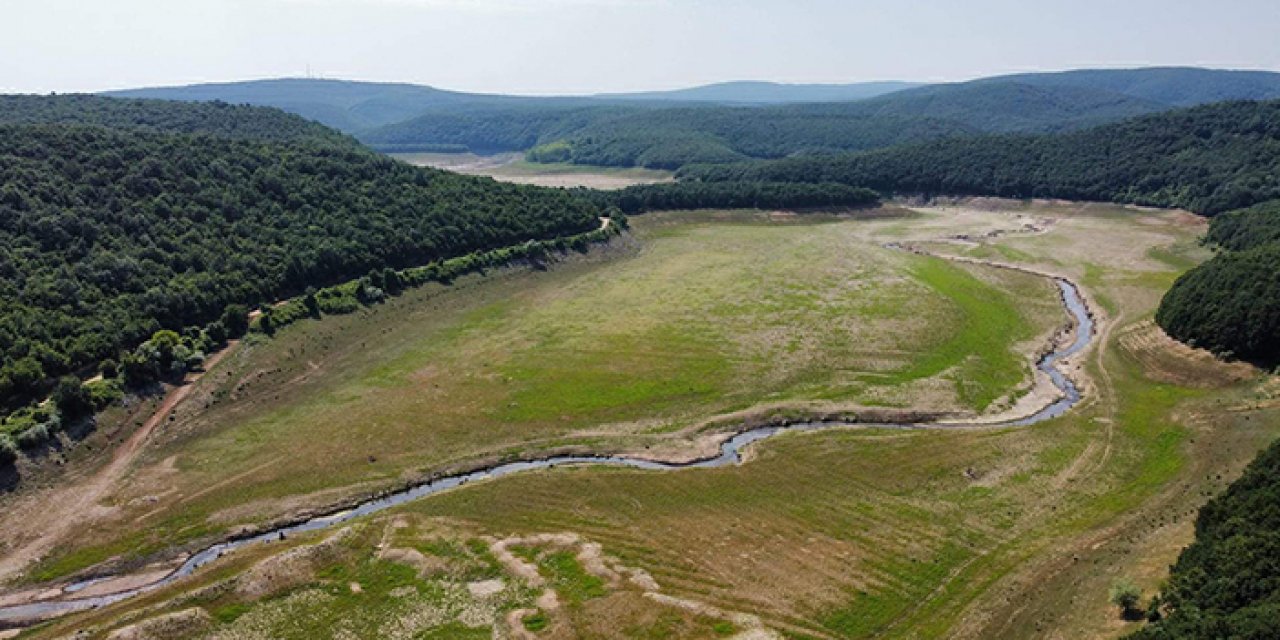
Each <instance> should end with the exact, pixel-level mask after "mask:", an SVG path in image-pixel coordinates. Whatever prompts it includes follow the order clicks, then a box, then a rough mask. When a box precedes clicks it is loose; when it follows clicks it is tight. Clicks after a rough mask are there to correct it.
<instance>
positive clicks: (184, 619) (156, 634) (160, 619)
mask: <svg viewBox="0 0 1280 640" xmlns="http://www.w3.org/2000/svg"><path fill="white" fill-rule="evenodd" d="M211 624H213V619H212V618H211V617H209V614H208V612H206V611H205V610H204V609H201V608H199V607H193V608H191V609H185V610H183V611H178V612H176V613H168V614H165V615H162V616H156V617H154V618H148V619H147V620H143V621H142V622H138V623H135V624H131V625H129V626H127V627H121V628H119V629H116V630H115V631H112V632H111V634H110V635H108V636H107V640H168V639H169V638H173V639H174V640H177V639H178V638H190V637H191V636H192V635H194V634H195V633H197V632H199V631H202V630H204V629H206V628H208V627H209V625H211Z"/></svg>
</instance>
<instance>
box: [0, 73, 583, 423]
mask: <svg viewBox="0 0 1280 640" xmlns="http://www.w3.org/2000/svg"><path fill="white" fill-rule="evenodd" d="M6 107H12V108H11V109H7V110H6ZM206 113H212V114H214V115H215V116H227V117H226V119H219V118H214V119H213V120H211V121H210V122H209V123H208V126H205V127H202V128H197V130H196V131H194V132H190V131H189V130H190V129H191V127H190V124H191V122H192V121H193V119H195V120H198V119H199V117H200V116H201V115H202V114H206ZM41 120H44V121H46V122H47V121H53V122H54V123H53V124H49V123H46V122H41ZM9 121H23V122H35V123H34V124H31V123H28V124H0V185H3V187H0V413H3V410H4V409H6V408H7V409H12V408H16V407H20V406H23V405H25V404H26V403H27V402H28V401H30V400H32V399H38V398H39V397H40V396H41V395H42V394H43V393H45V392H47V391H48V389H49V388H50V387H51V385H52V381H53V379H54V378H56V377H57V376H61V375H65V374H69V373H72V372H84V371H86V370H94V369H96V368H97V367H98V365H99V363H102V362H104V361H107V360H111V359H117V358H122V354H124V355H126V356H129V357H132V356H131V355H129V353H128V352H129V350H131V349H134V348H135V347H137V346H138V344H139V343H140V342H142V341H144V340H146V339H147V338H148V337H150V336H151V335H152V334H153V333H154V332H156V331H157V330H161V329H167V330H174V331H185V332H186V334H185V335H186V338H184V340H186V339H190V340H197V338H196V337H198V336H204V335H206V333H208V335H225V332H224V330H225V327H223V328H222V329H218V330H216V331H213V332H209V327H211V326H212V325H211V323H215V324H216V323H217V322H218V320H219V318H220V317H223V316H224V310H225V309H226V307H227V306H228V305H233V304H244V305H254V304H258V303H261V302H265V301H271V300H276V299H279V298H281V297H286V296H291V295H295V294H298V293H302V292H304V291H307V290H309V288H315V287H323V286H327V285H330V284H334V283H340V282H343V281H346V280H350V279H353V278H358V277H360V276H363V275H366V274H368V273H370V272H371V271H380V270H384V269H387V268H389V267H390V268H396V269H402V268H406V267H410V266H418V265H425V264H427V263H430V262H433V261H439V260H444V259H449V258H454V257H459V256H464V255H467V254H471V253H474V252H482V251H488V250H493V249H499V248H503V247H508V246H512V245H519V244H522V243H526V242H528V241H531V240H550V239H554V238H560V237H564V236H569V235H574V234H578V233H583V232H587V231H591V230H594V229H596V228H598V227H599V224H600V223H599V221H598V216H599V214H600V211H599V209H598V207H596V206H595V205H593V204H592V203H591V202H589V201H587V200H586V199H583V198H580V197H577V196H575V195H573V194H571V193H568V192H565V191H559V190H552V189H542V188H537V187H524V186H517V185H512V184H503V183H498V182H494V181H493V180H489V179H485V178H475V177H467V176H461V175H457V174H452V173H448V172H444V171H436V170H430V169H419V168H415V167H412V166H409V165H407V164H404V163H400V162H396V161H394V160H391V159H389V158H386V157H383V156H380V155H378V154H376V153H373V152H371V151H369V150H367V149H364V148H362V147H360V146H359V145H355V144H349V143H348V141H349V139H348V138H345V137H344V136H341V135H340V134H337V133H336V132H332V131H330V130H327V129H324V128H323V127H321V126H320V125H316V124H314V123H309V122H307V121H305V120H302V119H301V118H298V117H296V116H291V115H287V114H284V113H281V112H280V111H277V110H275V109H264V108H258V107H229V106H225V105H192V104H185V103H173V102H160V101H129V102H124V101H118V100H115V99H110V98H100V97H84V96H55V97H42V98H23V99H6V100H3V101H0V123H4V122H9ZM77 122H79V123H83V124H77ZM139 122H147V123H149V126H147V127H144V128H143V129H145V130H139V126H138V123H139ZM157 123H160V124H157ZM164 123H168V124H164ZM104 125H105V126H104ZM317 130H318V131H319V132H320V133H323V132H329V135H328V136H326V135H316V132H317ZM281 131H295V132H306V133H307V134H306V135H296V136H293V137H292V138H282V137H281V135H280V133H281ZM250 134H252V135H250ZM334 137H336V139H337V140H339V141H342V142H343V144H334V143H333V138H334ZM380 288H381V287H380ZM199 340H203V338H200V339H199ZM199 340H197V343H198V342H199ZM214 340H215V342H216V338H214ZM121 361H122V362H125V360H123V359H122V360H121Z"/></svg>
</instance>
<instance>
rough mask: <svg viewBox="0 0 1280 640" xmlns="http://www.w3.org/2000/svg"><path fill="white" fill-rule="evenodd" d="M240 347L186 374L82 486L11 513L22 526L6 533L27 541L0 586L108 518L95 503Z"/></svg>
mask: <svg viewBox="0 0 1280 640" xmlns="http://www.w3.org/2000/svg"><path fill="white" fill-rule="evenodd" d="M238 344H239V341H238V340H232V341H230V342H229V343H227V346H226V347H225V348H223V349H222V350H221V351H218V352H216V353H214V354H213V355H211V356H209V358H208V359H207V360H205V363H204V367H203V371H201V372H197V373H192V374H188V375H187V377H186V379H185V380H184V381H183V384H182V385H180V386H178V387H175V388H173V389H172V390H170V391H169V393H168V394H167V395H165V397H164V400H163V401H162V402H161V403H160V406H159V407H157V408H156V411H155V412H154V413H152V414H151V417H149V418H147V420H146V422H144V423H142V426H140V427H138V428H137V429H136V430H135V431H134V432H133V433H132V434H130V435H129V438H128V439H126V440H125V441H124V442H123V443H121V444H120V446H119V447H117V448H116V450H115V451H114V452H113V453H112V455H111V460H110V461H109V462H108V463H107V464H106V465H105V466H103V467H102V468H101V469H98V470H97V471H96V472H94V473H92V474H91V475H90V476H89V477H87V478H85V479H84V480H83V481H82V482H76V483H74V484H64V485H62V486H60V487H57V488H54V489H51V490H49V491H44V492H39V493H36V494H33V495H30V496H27V497H26V498H25V499H24V500H23V501H22V502H21V503H20V504H18V505H15V506H14V507H12V508H11V509H10V511H11V512H12V513H15V514H21V517H17V518H12V517H11V518H10V522H13V523H21V530H13V529H8V531H6V533H7V534H8V535H11V536H13V538H15V539H22V538H23V537H26V538H27V539H28V542H26V543H25V544H23V545H22V546H19V547H17V548H15V549H13V550H12V551H9V552H7V553H6V554H5V555H4V557H3V558H0V581H3V580H8V579H11V578H13V577H15V576H16V575H18V574H19V572H21V571H22V570H23V569H24V568H25V567H26V566H28V565H29V564H31V563H33V562H36V561H38V560H39V559H40V558H42V557H44V555H45V554H47V553H48V552H49V551H51V550H52V549H53V548H54V547H56V546H57V544H58V543H59V542H60V541H61V540H62V539H63V538H65V537H66V535H67V534H68V532H70V531H72V530H73V529H76V528H80V527H83V526H85V525H87V524H88V523H90V522H92V521H94V520H98V519H101V518H103V517H108V516H110V515H111V512H112V511H113V509H112V508H111V507H104V506H102V505H100V504H99V501H100V500H101V499H102V498H103V497H104V496H106V495H107V493H108V491H109V490H110V489H111V488H112V487H114V486H115V484H116V483H117V482H119V481H120V479H121V478H123V477H124V476H125V474H126V473H127V472H128V470H129V467H130V466H131V465H132V464H133V462H134V460H136V459H137V457H138V454H139V453H141V451H142V448H143V446H144V445H145V444H146V442H147V440H148V439H149V438H150V437H151V434H152V433H153V432H154V431H155V430H156V428H157V427H158V426H160V424H161V423H163V422H164V420H165V418H166V417H168V416H169V414H170V413H172V412H173V410H174V408H175V407H177V406H178V404H179V403H181V402H182V401H183V400H185V399H186V398H187V396H188V395H189V394H190V393H191V390H192V389H193V388H194V387H195V383H196V382H197V381H199V380H200V378H202V377H203V376H204V373H205V372H207V371H209V370H211V369H213V368H214V367H215V366H217V364H218V363H219V362H221V361H222V359H223V358H224V357H226V356H227V354H228V353H230V352H232V351H233V350H234V349H235V348H236V346H237V345H238Z"/></svg>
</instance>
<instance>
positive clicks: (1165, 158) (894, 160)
mask: <svg viewBox="0 0 1280 640" xmlns="http://www.w3.org/2000/svg"><path fill="white" fill-rule="evenodd" d="M680 175H681V178H682V179H684V180H695V181H704V182H742V181H763V182H814V183H823V182H836V183H841V184H848V185H852V186H860V187H868V188H872V189H877V190H879V191H882V192H890V193H912V194H921V193H923V194H950V195H992V196H1004V197H1012V198H1030V197H1049V198H1067V199H1075V200H1099V201H1111V202H1124V203H1135V204H1144V205H1152V206H1162V207H1182V208H1186V209H1190V210H1192V211H1196V212H1199V213H1205V214H1214V213H1219V212H1222V211H1228V210H1231V209H1236V208H1240V207H1245V206H1249V205H1252V204H1255V203H1257V202H1261V201H1264V200H1268V199H1272V198H1277V197H1280V101H1270V102H1228V103H1220V104H1214V105H1208V106H1203V107H1194V108H1191V109H1185V110H1179V111H1172V112H1167V113H1161V114H1155V115H1149V116H1143V117H1140V118H1135V119H1132V120H1127V121H1124V122H1120V123H1115V124H1109V125H1103V126H1100V127H1096V128H1093V129H1087V130H1084V131H1077V132H1070V133H1062V134H1055V135H991V136H972V137H965V138H953V139H947V140H939V141H934V142H929V143H922V144H917V145H909V146H903V147H897V148H892V149H882V150H877V151H871V152H866V153H860V154H846V155H840V156H815V157H802V158H788V159H784V160H777V161H770V162H750V163H739V164H734V165H723V166H699V167H688V168H686V169H684V170H682V172H681V174H680Z"/></svg>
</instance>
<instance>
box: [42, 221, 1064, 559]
mask: <svg viewBox="0 0 1280 640" xmlns="http://www.w3.org/2000/svg"><path fill="white" fill-rule="evenodd" d="M637 226H638V229H637V231H636V234H635V238H634V240H633V241H632V242H631V245H630V246H618V247H614V248H612V249H611V250H609V251H608V252H606V253H604V254H600V255H595V256H589V257H586V258H583V259H580V260H576V261H573V262H571V263H568V264H564V265H561V266H558V267H556V268H554V269H552V270H550V271H546V272H528V271H512V272H508V273H505V274H501V275H497V276H494V277H492V278H488V279H472V280H469V281H466V282H463V283H461V284H459V285H457V286H456V287H454V288H452V289H445V288H443V287H430V288H426V289H423V290H419V291H415V292H413V293H410V294H408V295H406V296H404V297H401V298H398V299H396V300H394V301H392V302H391V303H389V304H387V305H385V306H383V307H380V308H378V309H376V310H373V311H370V312H365V313H361V314H357V315H355V316H346V317H333V318H328V319H325V320H323V321H307V322H303V323H300V324H298V325H294V326H292V327H290V328H289V329H287V330H286V331H283V332H281V334H279V335H278V336H277V337H276V338H275V339H273V340H271V341H268V342H263V343H259V344H256V345H251V346H250V348H247V349H244V350H242V351H241V352H240V353H238V354H236V355H235V356H233V357H232V358H231V359H230V360H229V361H228V362H227V363H226V364H225V365H224V366H221V367H219V368H218V369H216V370H215V371H214V372H212V373H211V374H210V375H209V376H206V379H205V380H203V381H202V382H201V383H200V385H201V386H200V387H199V388H198V389H197V390H196V392H194V393H193V394H192V400H190V401H188V402H186V403H184V405H183V406H182V407H180V408H179V410H178V412H177V413H176V414H175V416H174V417H173V420H172V421H171V423H170V424H169V425H168V426H167V427H166V428H164V429H163V431H162V433H161V434H160V435H159V436H158V438H157V442H155V443H154V446H153V447H152V448H151V449H150V451H149V452H148V454H147V455H146V457H145V463H144V464H143V465H141V468H139V469H138V470H137V471H136V472H135V473H134V474H133V475H132V476H131V477H130V479H129V481H128V482H127V483H126V484H125V486H123V487H121V488H120V490H119V491H118V492H117V494H116V495H115V497H114V498H113V499H112V500H111V501H110V505H109V506H110V508H111V509H112V510H113V513H112V514H111V518H110V519H109V521H108V522H106V523H102V524H100V525H98V526H95V527H87V528H86V529H85V530H84V535H83V537H82V538H81V539H80V540H77V541H73V542H72V543H71V544H64V545H62V547H61V551H60V553H58V554H55V555H54V556H52V557H50V558H48V559H46V560H45V561H44V562H42V563H41V564H40V565H39V566H37V567H36V569H35V571H34V572H33V574H32V576H31V578H32V579H36V580H47V579H51V578H55V577H58V576H61V575H66V574H67V573H69V572H72V571H76V570H79V569H82V568H84V567H86V566H88V565H92V564H95V563H97V562H100V561H103V560H106V559H108V558H111V557H113V556H119V555H124V556H126V557H140V556H145V555H147V554H149V553H151V552H153V551H158V550H161V549H163V548H165V547H170V546H172V545H174V544H178V543H181V542H184V541H187V540H193V539H200V538H205V537H208V536H210V535H214V534H217V533H220V532H226V531H230V530H234V529H235V528H236V527H238V526H241V525H244V524H252V523H259V522H264V521H267V520H270V519H273V518H278V517H281V516H284V515H287V514H290V513H298V512H301V511H304V510H306V509H308V508H319V507H323V506H325V505H329V504H333V503H335V502H336V501H339V500H341V499H342V498H343V497H345V496H355V495H360V494H362V493H367V492H370V491H373V490H376V489H381V488H385V487H389V486H394V485H396V484H398V483H400V482H402V481H403V480H404V479H406V478H412V477H418V476H421V475H424V474H427V473H431V472H433V471H437V470H440V469H445V468H448V467H450V466H452V465H459V464H467V463H474V462H476V461H479V460H484V459H491V458H494V457H499V456H504V455H513V454H523V455H531V454H535V453H536V452H539V451H549V450H555V449H560V448H564V447H569V446H575V447H579V448H590V449H591V450H618V449H630V450H642V449H645V448H649V447H668V448H673V449H674V448H681V449H684V448H687V447H688V445H687V442H688V441H689V439H691V438H696V437H697V436H698V431H699V427H700V425H703V424H705V423H707V422H708V421H711V420H713V419H715V417H716V416H722V415H727V414H733V413H734V412H742V411H751V410H762V409H761V408H770V409H773V410H781V409H783V408H793V409H800V410H802V409H806V408H807V409H813V410H819V409H822V410H827V409H831V408H833V407H834V408H841V407H859V406H862V407H866V406H873V407H885V406H888V407H903V408H912V409H923V410H930V411H941V412H955V413H959V414H965V413H970V412H975V411H981V410H983V409H987V408H990V407H992V406H993V403H995V406H996V407H998V406H1002V405H1001V404H1000V403H997V402H996V401H997V400H1001V396H1006V395H1009V391H1010V389H1011V388H1013V387H1016V386H1018V384H1019V383H1020V382H1022V381H1024V380H1025V379H1026V378H1027V377H1028V372H1029V369H1030V367H1029V362H1028V361H1029V353H1030V352H1031V351H1032V350H1034V349H1036V348H1039V347H1040V346H1041V345H1042V344H1043V343H1044V341H1045V340H1046V336H1047V334H1048V333H1049V332H1051V331H1052V330H1053V329H1055V328H1057V326H1059V325H1060V323H1062V322H1063V321H1064V318H1065V316H1064V314H1063V312H1062V311H1061V309H1060V308H1059V307H1058V305H1057V303H1056V300H1055V298H1054V292H1053V289H1052V287H1051V286H1050V285H1048V284H1047V283H1046V282H1044V281H1043V280H1042V279H1039V278H1035V277H1033V276H1028V275H1023V274H1016V273H1012V272H1001V271H995V270H990V269H981V268H974V267H963V266H957V265H953V264H951V263H948V262H946V261H943V260H939V259H935V258H925V257H920V256H915V255H912V254H909V253H906V252H902V251H892V250H888V249H884V248H882V247H880V246H878V245H877V244H874V243H872V242H868V240H867V239H866V238H865V237H864V236H863V234H864V233H866V232H867V230H869V229H873V228H874V225H873V223H869V222H864V221H859V220H850V219H836V218H827V219H795V218H784V219H782V220H775V219H773V218H770V217H768V216H764V215H749V214H741V215H730V216H717V215H714V214H700V215H693V216H688V215H686V216H681V215H675V216H653V217H646V218H644V219H642V220H641V221H640V222H639V223H638V225H637ZM1015 300H1020V301H1021V304H1015V302H1014V301H1015ZM1007 400H1008V398H1005V399H1004V400H1003V401H1002V402H1005V403H1007ZM281 452H287V455H281Z"/></svg>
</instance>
